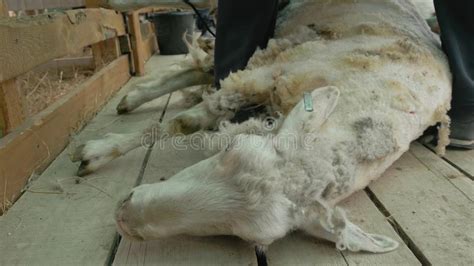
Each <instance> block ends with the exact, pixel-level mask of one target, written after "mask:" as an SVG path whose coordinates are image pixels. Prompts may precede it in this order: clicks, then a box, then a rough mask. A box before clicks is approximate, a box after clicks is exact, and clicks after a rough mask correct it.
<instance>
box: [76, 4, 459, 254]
mask: <svg viewBox="0 0 474 266" xmlns="http://www.w3.org/2000/svg"><path fill="white" fill-rule="evenodd" d="M276 36H277V37H276V39H274V40H271V41H270V43H269V46H268V48H267V49H266V50H263V51H257V52H256V53H255V54H254V56H253V58H252V59H251V60H250V62H249V65H248V67H247V69H246V70H244V71H239V72H237V73H233V74H231V75H230V76H229V77H228V78H227V79H225V80H224V81H222V83H221V84H222V89H221V90H219V91H217V92H215V93H214V94H211V95H208V96H207V97H205V99H204V101H203V102H201V103H199V104H198V105H196V106H195V107H193V108H191V109H189V110H187V111H185V112H183V113H180V114H178V115H177V116H176V117H174V118H173V119H171V120H170V121H167V122H165V123H163V124H157V125H154V126H153V127H151V128H150V129H148V131H145V133H137V134H130V135H111V136H109V137H108V138H106V139H103V140H96V141H90V142H88V143H86V145H85V146H83V147H81V148H80V149H78V152H77V156H76V157H77V159H79V160H81V161H82V166H81V169H80V171H82V172H80V173H82V174H87V173H90V172H92V171H95V170H97V169H98V168H99V167H101V166H102V165H103V164H105V163H107V162H108V161H110V160H112V159H114V158H116V157H118V156H120V155H122V154H124V153H126V152H127V151H129V150H131V149H134V148H136V147H138V146H139V145H140V140H141V137H142V136H143V134H146V132H149V130H158V131H159V133H160V134H161V135H160V136H158V139H160V138H164V136H166V135H168V134H170V135H173V134H179V133H185V134H190V133H194V132H197V131H199V130H201V129H212V128H217V127H218V126H219V125H220V122H221V121H225V120H227V119H229V118H231V117H232V116H233V115H234V114H235V111H236V110H238V109H239V108H242V107H243V106H245V105H248V104H260V105H265V106H267V107H268V109H271V110H273V111H274V112H280V113H282V114H283V116H282V117H281V118H280V120H281V123H280V126H279V127H277V128H274V129H273V130H270V131H268V130H266V129H265V127H263V126H262V123H260V122H259V121H258V120H255V119H252V120H250V121H247V122H245V123H243V124H241V125H229V124H224V126H222V127H221V132H220V133H216V134H217V135H216V136H218V137H228V136H232V143H231V144H230V145H229V146H228V147H226V148H225V149H224V150H222V151H218V152H217V153H216V154H215V155H213V156H212V157H210V158H208V159H207V160H204V161H202V162H200V163H198V164H196V165H193V166H191V167H189V168H186V169H184V170H183V171H181V172H180V173H178V174H176V175H175V176H173V177H172V178H171V179H170V180H167V181H166V182H162V183H157V184H152V185H142V186H139V187H137V188H135V189H134V190H133V192H132V193H131V194H130V195H129V196H128V197H127V199H126V200H124V201H123V203H122V204H121V206H120V207H119V209H118V210H117V216H116V219H117V224H118V228H119V230H120V232H121V233H122V235H124V236H127V237H130V238H133V239H140V240H148V239H154V238H161V237H167V236H173V235H179V234H189V235H201V236H207V235H236V236H239V237H240V238H242V239H244V240H247V241H249V242H251V243H253V244H254V245H256V246H257V247H259V249H264V248H265V247H267V246H268V245H270V244H271V243H272V242H274V241H275V240H277V239H279V238H282V237H284V236H285V235H286V234H288V233H289V232H291V231H293V230H297V229H301V230H304V231H305V232H307V233H308V234H310V235H313V236H315V237H320V238H324V239H328V240H330V241H334V242H335V243H336V245H337V248H339V249H341V250H343V249H349V250H351V251H359V250H366V251H371V252H386V251H391V250H393V249H395V248H396V247H397V245H398V244H397V243H396V242H395V241H393V240H391V239H389V238H387V237H384V236H380V235H373V234H367V233H365V232H364V231H362V230H361V229H360V228H359V227H357V226H356V225H354V224H352V223H351V222H350V221H349V220H348V219H347V218H346V216H345V215H344V212H343V211H342V210H341V209H340V208H338V207H336V204H337V203H338V202H339V201H341V200H342V199H344V198H347V197H348V196H349V195H351V194H352V193H354V192H355V191H358V190H360V189H362V188H364V187H366V186H367V185H368V184H369V183H370V182H371V181H372V180H374V179H376V178H377V177H379V176H380V175H381V174H382V173H383V172H384V171H385V170H386V169H387V168H388V167H389V166H390V165H391V164H392V163H393V162H394V161H395V160H397V159H398V158H399V157H400V156H401V155H402V154H403V153H404V152H405V151H407V150H408V148H409V145H410V142H411V141H413V140H414V139H416V138H417V137H419V136H420V135H421V134H422V132H423V131H424V130H425V129H426V128H427V127H428V126H430V125H434V124H436V123H438V122H441V123H442V125H443V128H442V129H441V130H440V133H441V134H440V142H439V144H440V146H439V148H440V151H442V150H443V146H444V145H445V144H446V139H447V131H448V130H447V125H448V124H449V118H448V117H447V116H446V112H447V110H448V109H449V103H450V97H451V80H450V73H449V68H448V64H447V61H446V59H445V56H444V55H443V53H442V52H441V50H440V49H439V43H438V42H437V41H436V39H435V37H434V36H433V35H432V34H431V32H430V30H429V28H428V26H427V25H426V24H425V23H424V21H423V20H422V19H421V18H420V16H419V15H418V13H417V12H416V10H415V8H414V6H413V5H412V4H411V3H410V2H408V1H397V0H387V1H378V0H377V1H376V0H359V1H352V0H321V1H304V0H299V1H292V2H291V3H290V5H289V6H288V7H287V8H286V9H285V10H284V12H283V13H282V15H281V16H280V19H279V23H278V27H277V34H276ZM198 42H199V40H196V39H195V40H194V46H193V47H192V49H191V55H192V57H191V58H193V60H194V61H192V64H188V65H189V66H190V67H189V66H188V68H183V69H182V70H181V71H180V72H178V73H177V74H175V76H171V77H168V78H167V79H165V80H161V81H159V82H151V83H147V84H146V85H144V86H142V87H141V88H139V89H137V90H136V91H133V92H130V93H129V94H128V95H127V96H126V97H125V98H124V99H123V100H122V102H121V104H120V106H119V110H121V111H132V110H133V109H135V108H136V107H138V106H139V105H141V104H142V103H144V102H146V101H149V100H151V99H152V98H155V97H158V96H160V95H162V94H163V91H164V92H166V93H169V92H171V91H173V90H177V89H179V88H182V87H186V86H190V85H197V84H206V83H207V84H208V83H210V82H211V81H212V79H211V78H210V75H209V74H207V73H206V71H207V70H209V68H211V67H212V60H210V59H212V56H211V55H210V54H209V53H206V49H201V48H202V47H204V45H203V42H202V41H201V43H200V45H197V44H198ZM198 46H199V47H201V48H199V47H198ZM154 86H157V87H160V90H156V89H155V88H154ZM304 93H309V94H307V97H306V101H304V100H303V95H304ZM311 102H312V107H313V109H314V110H312V111H310V110H309V109H311V108H308V107H310V106H308V105H310V103H311ZM305 104H306V105H305ZM209 134H211V133H209ZM207 136H211V135H207Z"/></svg>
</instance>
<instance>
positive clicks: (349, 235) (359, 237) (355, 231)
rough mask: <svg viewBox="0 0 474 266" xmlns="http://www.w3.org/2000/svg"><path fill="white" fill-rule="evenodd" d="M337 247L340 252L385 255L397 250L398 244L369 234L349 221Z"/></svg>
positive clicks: (384, 237) (383, 237)
mask: <svg viewBox="0 0 474 266" xmlns="http://www.w3.org/2000/svg"><path fill="white" fill-rule="evenodd" d="M336 246H337V248H338V249H339V250H345V249H348V250H350V251H354V252H357V251H361V250H363V251H369V252H373V253H384V252H389V251H392V250H394V249H396V248H397V247H398V242H397V241H395V240H393V239H391V238H389V237H386V236H382V235H376V234H368V233H366V232H364V231H363V230H362V229H360V228H359V227H358V226H357V225H355V224H353V223H351V222H349V221H347V224H346V227H345V228H344V230H342V233H341V234H340V235H339V237H338V240H337V243H336Z"/></svg>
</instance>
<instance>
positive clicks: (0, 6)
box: [0, 0, 10, 16]
mask: <svg viewBox="0 0 474 266" xmlns="http://www.w3.org/2000/svg"><path fill="white" fill-rule="evenodd" d="M8 10H10V9H9V7H8V5H7V2H6V0H0V16H8Z"/></svg>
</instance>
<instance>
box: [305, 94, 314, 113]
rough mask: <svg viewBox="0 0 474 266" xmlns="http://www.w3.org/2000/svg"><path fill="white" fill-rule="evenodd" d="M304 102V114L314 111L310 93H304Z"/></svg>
mask: <svg viewBox="0 0 474 266" xmlns="http://www.w3.org/2000/svg"><path fill="white" fill-rule="evenodd" d="M303 100H304V110H305V111H306V112H312V111H314V109H313V97H312V96H311V93H309V92H305V93H304V96H303Z"/></svg>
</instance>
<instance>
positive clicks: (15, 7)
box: [5, 0, 85, 11]
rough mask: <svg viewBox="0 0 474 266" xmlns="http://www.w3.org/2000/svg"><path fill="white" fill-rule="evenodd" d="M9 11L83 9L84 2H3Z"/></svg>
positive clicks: (33, 0) (78, 0)
mask: <svg viewBox="0 0 474 266" xmlns="http://www.w3.org/2000/svg"><path fill="white" fill-rule="evenodd" d="M5 1H6V4H7V6H8V9H9V10H11V11H20V10H34V9H46V8H74V7H84V6H85V0H5Z"/></svg>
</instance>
